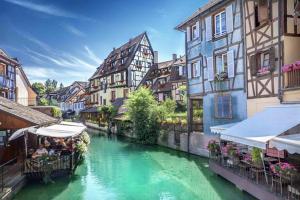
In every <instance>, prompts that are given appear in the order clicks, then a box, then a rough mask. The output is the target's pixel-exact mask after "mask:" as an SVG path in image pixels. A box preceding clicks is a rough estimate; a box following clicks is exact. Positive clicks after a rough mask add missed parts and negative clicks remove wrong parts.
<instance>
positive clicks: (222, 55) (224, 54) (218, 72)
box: [215, 53, 228, 74]
mask: <svg viewBox="0 0 300 200" xmlns="http://www.w3.org/2000/svg"><path fill="white" fill-rule="evenodd" d="M219 56H221V63H222V69H221V71H219V70H220V69H219V66H217V59H218V57H219ZM225 56H226V60H227V68H226V69H225V62H224V60H225V59H224V57H225ZM215 60H216V61H215V74H220V73H221V72H227V70H228V58H227V53H222V54H218V55H216V56H215Z"/></svg>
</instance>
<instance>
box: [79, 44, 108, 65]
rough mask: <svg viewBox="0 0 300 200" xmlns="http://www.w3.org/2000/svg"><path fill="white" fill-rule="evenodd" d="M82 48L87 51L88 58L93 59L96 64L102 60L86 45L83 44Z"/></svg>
mask: <svg viewBox="0 0 300 200" xmlns="http://www.w3.org/2000/svg"><path fill="white" fill-rule="evenodd" d="M84 49H85V50H86V52H87V56H88V58H90V59H91V60H93V61H95V62H96V63H97V64H98V65H100V64H101V63H102V62H103V61H102V60H101V59H100V58H99V57H98V56H96V54H95V53H94V52H93V51H92V50H91V49H90V48H89V47H88V46H87V45H85V46H84Z"/></svg>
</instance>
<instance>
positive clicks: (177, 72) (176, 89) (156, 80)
mask: <svg viewBox="0 0 300 200" xmlns="http://www.w3.org/2000/svg"><path fill="white" fill-rule="evenodd" d="M185 84H186V73H185V56H182V57H179V58H177V55H176V54H173V58H172V60H168V61H165V62H159V63H154V65H153V66H151V68H150V70H149V71H148V73H147V74H146V75H145V77H144V78H143V80H142V81H141V84H140V86H144V87H148V88H150V89H151V90H152V92H153V94H154V95H155V97H156V99H157V100H158V101H159V102H162V101H164V100H166V99H167V98H170V99H173V100H176V101H182V100H183V99H182V98H183V96H182V95H181V94H180V86H183V85H185Z"/></svg>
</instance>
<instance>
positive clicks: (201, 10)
mask: <svg viewBox="0 0 300 200" xmlns="http://www.w3.org/2000/svg"><path fill="white" fill-rule="evenodd" d="M220 2H224V0H210V1H209V2H208V3H206V4H205V5H204V6H202V7H200V8H198V9H197V11H195V12H194V13H193V14H192V15H191V16H190V17H188V18H187V19H186V20H184V21H183V22H181V23H180V24H179V25H177V26H176V27H175V29H177V30H184V29H185V28H184V27H185V25H186V24H187V23H188V22H189V21H191V20H192V19H194V18H195V17H197V16H198V15H200V14H202V13H204V12H205V11H207V10H208V9H210V8H212V7H213V6H215V5H216V4H218V3H220Z"/></svg>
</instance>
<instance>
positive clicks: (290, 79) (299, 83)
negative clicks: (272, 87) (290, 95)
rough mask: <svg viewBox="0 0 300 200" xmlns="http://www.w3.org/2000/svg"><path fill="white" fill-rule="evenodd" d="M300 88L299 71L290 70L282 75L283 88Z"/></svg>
mask: <svg viewBox="0 0 300 200" xmlns="http://www.w3.org/2000/svg"><path fill="white" fill-rule="evenodd" d="M296 87H300V70H292V71H289V72H285V73H284V88H296Z"/></svg>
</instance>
